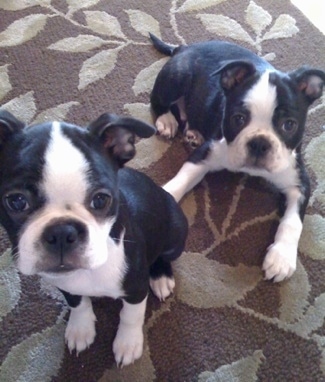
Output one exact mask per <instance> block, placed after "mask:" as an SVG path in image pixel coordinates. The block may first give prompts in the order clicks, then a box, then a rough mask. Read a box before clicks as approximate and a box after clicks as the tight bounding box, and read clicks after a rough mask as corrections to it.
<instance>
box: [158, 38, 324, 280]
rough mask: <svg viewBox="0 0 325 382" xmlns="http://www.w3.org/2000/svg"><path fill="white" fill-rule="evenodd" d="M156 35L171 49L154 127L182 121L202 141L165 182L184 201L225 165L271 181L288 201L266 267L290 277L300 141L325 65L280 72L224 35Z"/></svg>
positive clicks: (303, 197)
mask: <svg viewBox="0 0 325 382" xmlns="http://www.w3.org/2000/svg"><path fill="white" fill-rule="evenodd" d="M151 39H152V42H153V44H154V46H155V48H156V49H157V50H158V51H159V52H161V53H164V54H166V55H169V56H172V57H171V59H170V60H169V61H168V62H167V63H166V64H165V66H164V67H163V68H162V70H161V71H160V73H159V74H158V76H157V79H156V81H155V84H154V87H153V90H152V94H151V106H152V110H153V112H154V113H155V115H156V117H157V120H156V127H157V129H158V131H159V133H160V134H161V135H163V136H165V137H168V138H172V137H173V136H175V134H176V132H177V129H178V126H179V124H181V125H184V126H185V130H184V132H185V135H186V136H187V139H188V140H189V141H191V143H192V144H194V145H198V146H199V147H198V148H197V149H196V150H194V152H193V153H192V154H191V155H190V157H189V158H188V160H187V161H186V162H185V164H184V165H183V166H182V167H181V169H180V170H179V172H178V173H177V175H176V176H175V177H174V178H173V179H172V180H171V181H169V182H168V183H167V184H166V185H165V186H164V188H165V190H167V191H168V192H170V193H171V194H172V195H173V196H174V197H175V199H176V200H177V201H179V200H180V199H181V198H182V197H183V196H184V195H185V194H186V193H187V192H188V191H190V190H191V189H192V188H193V187H194V186H195V185H196V184H198V183H199V182H200V181H201V180H202V179H203V178H204V176H205V174H207V173H208V172H210V171H219V170H222V169H227V170H230V171H240V172H244V173H247V174H250V175H254V176H260V177H263V178H265V179H266V180H267V181H269V182H271V183H272V184H273V185H275V186H276V187H277V189H278V190H279V191H280V192H281V193H282V194H283V195H284V196H285V200H286V208H285V212H284V215H283V217H282V219H281V220H280V224H279V227H278V230H277V233H276V236H275V240H274V243H273V244H272V245H270V247H269V248H268V251H267V254H266V257H265V260H264V263H263V270H264V271H265V278H266V279H268V280H271V279H272V280H274V281H276V282H278V281H282V280H284V279H286V278H288V277H290V276H291V275H292V274H293V272H294V271H295V269H296V260H297V248H298V241H299V238H300V235H301V231H302V221H303V217H304V214H305V209H306V206H307V203H308V199H309V194H310V186H309V180H308V176H307V174H306V171H305V168H304V164H303V161H302V157H301V153H300V151H301V142H302V139H303V135H304V128H305V121H306V116H307V110H308V107H309V106H310V105H311V104H312V103H313V102H314V101H315V100H316V99H317V98H319V97H320V96H321V95H322V91H323V85H324V81H325V73H324V72H323V71H321V70H317V69H310V68H307V67H302V68H300V69H297V70H295V71H293V72H291V73H283V72H280V71H279V70H276V69H275V68H273V67H272V66H271V65H270V64H269V63H268V62H267V61H265V60H264V59H262V58H261V57H258V56H257V55H255V54H254V53H252V52H250V51H249V50H247V49H244V48H242V47H240V46H237V45H235V44H232V43H227V42H222V41H210V42H203V43H197V44H193V45H189V46H179V47H174V46H171V45H168V44H166V43H164V42H162V41H161V40H159V39H158V38H157V37H155V36H153V35H151ZM175 107H177V109H178V113H177V118H178V120H177V119H176V118H175V116H174V114H173V113H172V109H173V108H175Z"/></svg>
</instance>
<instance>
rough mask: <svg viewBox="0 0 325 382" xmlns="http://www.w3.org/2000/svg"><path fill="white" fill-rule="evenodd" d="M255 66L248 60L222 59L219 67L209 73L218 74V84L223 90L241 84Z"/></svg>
mask: <svg viewBox="0 0 325 382" xmlns="http://www.w3.org/2000/svg"><path fill="white" fill-rule="evenodd" d="M255 72H256V68H255V66H254V65H253V63H252V62H250V61H245V60H240V61H238V60H235V61H234V60H231V61H224V62H223V63H222V64H221V67H220V68H219V69H218V70H216V71H215V72H213V73H212V74H211V75H212V76H215V75H217V74H220V76H221V77H220V84H221V86H222V87H223V88H224V89H225V90H231V89H233V88H234V87H236V86H237V85H239V84H241V83H242V82H243V81H244V80H245V79H246V78H248V77H250V76H252V75H253V74H254V73H255Z"/></svg>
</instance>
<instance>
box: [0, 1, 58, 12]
mask: <svg viewBox="0 0 325 382" xmlns="http://www.w3.org/2000/svg"><path fill="white" fill-rule="evenodd" d="M50 4H51V0H10V1H7V0H0V9H4V10H6V11H20V10H22V9H26V8H30V7H35V6H37V5H41V6H48V5H50Z"/></svg>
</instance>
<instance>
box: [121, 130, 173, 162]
mask: <svg viewBox="0 0 325 382" xmlns="http://www.w3.org/2000/svg"><path fill="white" fill-rule="evenodd" d="M136 148H137V155H136V157H135V158H134V159H133V160H132V161H130V162H129V163H128V166H130V167H133V168H137V169H145V168H147V167H149V166H150V165H151V163H152V159H154V160H155V161H158V160H159V159H160V158H161V157H162V156H163V154H164V153H165V152H166V151H167V150H168V148H169V144H168V143H167V142H164V141H163V140H158V139H157V137H156V136H153V137H151V138H149V139H141V140H140V141H139V142H138V143H137V144H136Z"/></svg>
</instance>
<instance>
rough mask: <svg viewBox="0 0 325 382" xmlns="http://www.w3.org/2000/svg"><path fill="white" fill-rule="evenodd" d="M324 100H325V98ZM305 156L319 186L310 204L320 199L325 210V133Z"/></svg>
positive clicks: (313, 143)
mask: <svg viewBox="0 0 325 382" xmlns="http://www.w3.org/2000/svg"><path fill="white" fill-rule="evenodd" d="M323 100H325V98H324V99H323ZM323 102H324V101H323ZM319 106H320V107H319V109H321V108H322V107H323V106H324V105H323V103H320V105H319ZM316 108H317V107H316ZM316 108H315V109H316ZM305 158H306V162H307V165H308V167H310V168H311V169H313V171H314V173H315V175H316V178H317V187H316V189H315V191H314V192H313V194H312V197H311V199H310V204H313V203H314V202H315V201H318V202H319V203H320V204H321V205H322V207H323V210H324V211H325V167H324V158H325V133H322V134H321V135H320V136H319V137H316V138H313V139H312V140H311V142H310V143H309V144H308V146H307V147H306V150H305Z"/></svg>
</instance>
